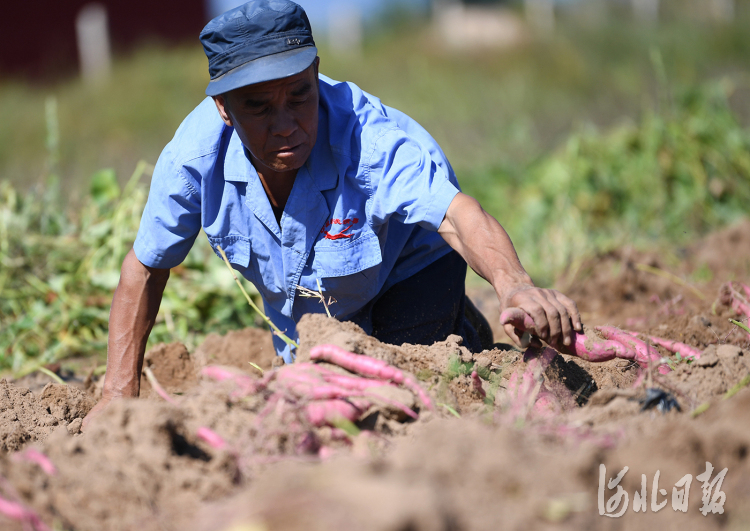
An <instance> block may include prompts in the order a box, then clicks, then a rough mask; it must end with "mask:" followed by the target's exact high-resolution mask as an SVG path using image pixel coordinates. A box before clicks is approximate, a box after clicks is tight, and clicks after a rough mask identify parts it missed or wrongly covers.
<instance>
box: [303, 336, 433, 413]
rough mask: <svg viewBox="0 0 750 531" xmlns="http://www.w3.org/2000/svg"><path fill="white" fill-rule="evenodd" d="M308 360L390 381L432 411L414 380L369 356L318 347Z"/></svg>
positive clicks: (331, 346) (426, 397)
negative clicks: (408, 392)
mask: <svg viewBox="0 0 750 531" xmlns="http://www.w3.org/2000/svg"><path fill="white" fill-rule="evenodd" d="M310 358H311V359H313V360H321V361H327V362H329V363H333V364H334V365H338V366H339V367H342V368H344V369H346V370H348V371H351V372H353V373H356V374H360V375H362V376H367V377H369V378H377V379H380V380H392V381H394V382H396V383H397V384H401V385H403V386H404V387H406V388H407V389H409V390H410V391H412V392H413V393H414V394H416V395H417V396H418V397H419V399H420V401H421V402H422V404H424V406H425V407H426V408H427V409H431V410H434V406H433V405H432V400H430V397H429V396H428V395H427V393H426V392H425V391H424V389H422V387H421V386H420V385H419V384H418V383H417V381H416V380H414V379H413V378H412V377H411V376H407V375H405V374H404V373H403V372H402V371H400V370H398V369H397V368H395V367H392V366H390V365H388V364H387V363H386V362H384V361H381V360H378V359H375V358H371V357H369V356H364V355H360V354H354V353H353V352H347V351H346V350H344V349H342V348H341V347H337V346H335V345H318V346H316V347H313V348H312V349H311V350H310Z"/></svg>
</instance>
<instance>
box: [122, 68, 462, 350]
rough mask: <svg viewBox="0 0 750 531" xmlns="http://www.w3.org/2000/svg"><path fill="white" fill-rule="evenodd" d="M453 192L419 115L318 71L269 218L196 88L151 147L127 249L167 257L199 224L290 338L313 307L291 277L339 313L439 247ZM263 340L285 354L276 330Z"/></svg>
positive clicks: (251, 172) (258, 190) (226, 130)
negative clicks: (303, 147) (145, 187)
mask: <svg viewBox="0 0 750 531" xmlns="http://www.w3.org/2000/svg"><path fill="white" fill-rule="evenodd" d="M458 192H459V188H458V182H457V181H456V176H455V174H454V172H453V169H452V168H451V166H450V164H449V163H448V160H447V159H446V157H445V155H444V154H443V152H442V150H441V149H440V147H439V146H438V145H437V143H436V142H435V140H434V139H433V138H432V137H431V136H430V135H429V134H428V133H427V131H425V130H424V129H423V128H422V127H421V126H420V125H419V124H418V123H416V122H415V121H414V120H412V119H411V118H409V117H408V116H406V115H405V114H403V113H401V112H399V111H397V110H395V109H392V108H390V107H387V106H385V105H383V104H382V103H381V102H380V100H379V99H378V98H376V97H374V96H372V95H370V94H367V93H366V92H364V91H362V90H361V89H359V88H358V87H357V86H356V85H354V84H352V83H340V82H336V81H333V80H331V79H329V78H327V77H325V76H323V75H321V76H320V108H319V122H318V137H317V141H316V144H315V146H314V148H313V150H312V152H311V154H310V157H309V158H308V160H307V161H306V163H305V164H304V166H302V167H301V168H300V169H299V170H298V172H297V177H296V179H295V181H294V186H293V188H292V192H291V194H290V196H289V199H288V200H287V202H286V205H285V207H284V213H283V215H282V217H281V222H280V223H277V221H276V218H275V217H274V214H273V210H272V209H271V205H270V202H269V201H268V198H267V196H266V193H265V191H264V189H263V185H262V184H261V181H260V178H259V177H258V173H257V172H256V170H255V168H254V167H253V165H252V163H251V162H250V159H249V157H248V155H247V153H246V151H245V148H244V147H243V145H242V142H241V141H240V139H239V137H238V136H237V133H236V132H235V130H234V129H233V128H231V127H228V126H227V125H226V124H225V123H224V122H223V121H222V120H221V117H220V116H219V113H218V112H217V110H216V106H215V104H214V102H213V100H212V99H211V98H206V99H205V100H204V101H203V102H202V103H201V104H200V105H198V107H196V109H195V110H194V111H193V112H192V113H190V115H189V116H188V117H187V118H186V119H185V121H184V122H183V123H182V124H181V125H180V127H179V128H178V129H177V132H176V134H175V136H174V139H173V140H172V141H171V142H170V143H169V144H168V145H167V146H166V147H165V148H164V151H163V152H162V154H161V156H160V157H159V160H158V162H157V164H156V169H155V170H154V174H153V179H152V182H151V190H150V192H149V196H148V202H147V204H146V208H145V210H144V212H143V217H142V219H141V225H140V228H139V230H138V236H137V238H136V241H135V244H134V245H133V248H134V250H135V254H136V256H137V257H138V260H140V261H141V262H142V263H143V264H144V265H146V266H150V267H157V268H171V267H175V266H176V265H178V264H180V263H181V262H182V261H183V260H184V259H185V257H186V256H187V254H188V251H189V250H190V248H191V247H192V245H193V242H194V241H195V238H196V237H197V235H198V233H199V232H200V230H201V228H202V229H203V231H204V232H205V233H206V235H207V236H208V241H209V242H210V244H211V246H212V247H213V248H214V251H215V252H216V253H217V254H218V251H217V250H216V249H217V246H219V245H220V246H221V247H222V249H224V251H225V252H226V254H227V257H228V259H229V261H230V262H231V264H232V266H233V267H234V268H235V269H236V270H237V271H239V272H240V273H241V274H242V275H243V276H244V277H245V278H246V279H248V280H249V281H251V282H252V283H253V284H254V285H255V287H256V288H257V289H258V291H259V292H260V294H261V296H262V297H263V302H264V306H265V311H266V314H267V315H268V317H269V318H270V319H271V320H272V321H273V322H274V324H276V326H278V327H279V328H280V329H281V330H282V331H285V332H286V334H287V335H288V336H289V337H291V338H293V339H295V338H297V333H296V330H295V323H296V322H297V321H298V320H299V319H300V318H301V317H302V315H303V314H305V313H318V312H322V311H323V308H322V305H321V304H320V302H319V300H317V299H311V298H304V297H300V296H299V291H298V289H297V286H303V287H305V288H309V289H311V290H314V291H317V290H318V287H317V283H316V279H318V280H320V283H321V285H322V289H323V293H324V295H325V296H326V298H328V297H333V298H334V299H335V300H336V302H335V303H334V304H333V305H331V307H330V309H331V312H332V313H334V314H335V315H336V316H337V317H338V318H340V319H342V320H345V319H346V318H347V317H348V316H350V315H352V314H354V313H355V312H357V311H358V310H360V309H361V308H362V307H363V306H365V305H366V304H367V303H368V302H369V301H370V300H372V299H373V298H375V297H377V296H378V295H379V294H381V293H384V292H385V291H386V290H387V289H388V288H390V287H391V286H392V285H394V284H395V283H397V282H399V281H402V280H404V279H406V278H408V277H410V276H411V275H413V274H414V273H416V272H418V271H420V270H421V269H423V268H425V267H426V266H428V265H430V264H431V263H433V262H434V261H435V260H437V259H439V258H441V257H442V256H444V255H445V254H447V253H448V252H450V251H451V248H450V247H449V246H448V245H447V244H446V242H445V240H443V238H442V237H441V236H440V235H439V234H438V233H437V232H436V231H437V229H438V227H439V226H440V224H441V222H442V221H443V218H444V216H445V213H446V211H447V209H448V205H450V203H451V201H452V200H453V198H454V197H455V195H456V194H457V193H458ZM404 311H405V312H407V311H409V308H404ZM360 324H362V325H363V328H365V331H366V332H368V333H370V332H371V329H370V330H368V329H367V328H368V323H360ZM274 345H275V347H276V351H277V353H278V354H279V355H281V356H283V357H284V361H286V362H287V363H289V362H291V361H292V360H293V358H294V352H291V351H290V349H289V347H288V346H287V345H286V344H285V343H284V342H283V341H281V339H280V338H278V337H276V336H274Z"/></svg>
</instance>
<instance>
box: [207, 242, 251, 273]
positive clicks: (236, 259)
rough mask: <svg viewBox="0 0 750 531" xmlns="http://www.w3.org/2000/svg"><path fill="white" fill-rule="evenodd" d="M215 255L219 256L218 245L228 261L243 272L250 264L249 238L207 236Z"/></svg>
mask: <svg viewBox="0 0 750 531" xmlns="http://www.w3.org/2000/svg"><path fill="white" fill-rule="evenodd" d="M208 241H209V243H210V244H211V247H213V250H214V252H215V253H216V256H218V257H219V258H221V253H220V252H219V246H221V249H222V250H223V251H224V253H225V254H226V255H227V260H229V263H230V264H232V265H234V266H236V267H235V269H237V270H240V271H242V272H243V273H244V271H245V270H246V269H247V267H248V265H250V239H249V238H247V237H245V236H239V235H237V236H224V237H221V238H215V237H211V236H209V237H208Z"/></svg>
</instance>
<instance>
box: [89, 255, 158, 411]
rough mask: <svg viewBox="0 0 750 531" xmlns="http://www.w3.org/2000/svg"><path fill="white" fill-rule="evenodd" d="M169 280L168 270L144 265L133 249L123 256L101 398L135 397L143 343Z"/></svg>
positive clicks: (110, 321) (144, 344)
mask: <svg viewBox="0 0 750 531" xmlns="http://www.w3.org/2000/svg"><path fill="white" fill-rule="evenodd" d="M168 278H169V269H155V268H150V267H146V266H144V265H143V264H142V263H141V262H140V261H139V260H138V258H136V256H135V253H134V252H133V251H132V250H131V251H130V252H129V253H128V255H127V256H126V257H125V260H124V261H123V264H122V271H121V273H120V282H119V284H118V285H117V289H116V290H115V295H114V298H113V300H112V309H111V310H110V315H109V341H108V345H107V376H106V379H105V382H104V389H103V390H102V394H103V395H104V396H107V397H110V398H113V397H119V396H124V397H135V396H138V393H139V392H140V375H141V368H142V366H143V355H144V352H145V350H146V342H147V340H148V336H149V334H150V333H151V329H152V328H153V326H154V322H155V321H156V315H157V314H158V313H159V305H160V303H161V298H162V294H163V293H164V286H166V284H167V279H168Z"/></svg>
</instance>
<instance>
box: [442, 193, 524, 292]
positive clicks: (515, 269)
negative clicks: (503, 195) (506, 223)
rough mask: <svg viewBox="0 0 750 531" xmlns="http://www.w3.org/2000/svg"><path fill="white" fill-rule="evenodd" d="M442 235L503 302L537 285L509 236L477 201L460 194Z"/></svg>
mask: <svg viewBox="0 0 750 531" xmlns="http://www.w3.org/2000/svg"><path fill="white" fill-rule="evenodd" d="M439 232H440V234H441V235H442V236H443V238H444V239H445V241H446V242H447V243H448V244H449V245H450V246H451V247H453V248H454V249H455V250H456V251H458V253H459V254H460V255H461V256H462V257H463V258H464V260H466V262H467V263H468V264H469V267H471V268H472V269H473V270H474V271H476V273H477V274H479V275H480V276H481V277H482V278H484V279H485V280H487V281H488V282H489V283H490V284H492V286H493V287H494V288H495V291H496V292H497V295H498V297H500V298H501V300H502V299H503V298H507V296H508V295H509V294H510V293H512V292H515V291H517V290H518V289H524V288H525V287H532V286H533V285H534V284H533V282H532V281H531V278H530V277H529V275H528V274H527V273H526V271H525V270H524V268H523V266H522V265H521V262H520V261H519V259H518V255H517V254H516V250H515V248H514V247H513V243H512V242H511V241H510V237H509V236H508V233H506V232H505V229H503V227H502V226H501V225H500V223H498V221H497V220H496V219H495V218H494V217H492V216H491V215H489V214H488V213H487V212H485V211H484V209H482V207H481V205H480V204H479V202H478V201H477V200H476V199H474V198H472V197H469V196H467V195H464V194H459V195H457V196H456V198H455V199H454V200H453V202H452V203H451V205H450V207H449V208H448V212H447V213H446V216H445V220H444V221H443V223H442V224H441V225H440V229H439Z"/></svg>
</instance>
